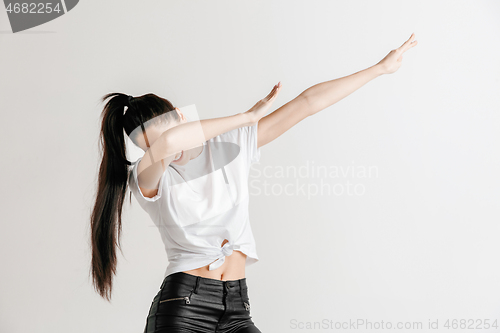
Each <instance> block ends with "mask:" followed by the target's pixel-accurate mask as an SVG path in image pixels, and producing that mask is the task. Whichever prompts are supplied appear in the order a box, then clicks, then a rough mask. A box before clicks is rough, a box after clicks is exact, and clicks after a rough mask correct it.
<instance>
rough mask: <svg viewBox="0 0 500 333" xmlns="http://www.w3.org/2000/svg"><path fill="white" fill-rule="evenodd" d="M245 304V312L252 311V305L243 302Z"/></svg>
mask: <svg viewBox="0 0 500 333" xmlns="http://www.w3.org/2000/svg"><path fill="white" fill-rule="evenodd" d="M243 304H245V310H247V311H250V304H248V303H247V302H243Z"/></svg>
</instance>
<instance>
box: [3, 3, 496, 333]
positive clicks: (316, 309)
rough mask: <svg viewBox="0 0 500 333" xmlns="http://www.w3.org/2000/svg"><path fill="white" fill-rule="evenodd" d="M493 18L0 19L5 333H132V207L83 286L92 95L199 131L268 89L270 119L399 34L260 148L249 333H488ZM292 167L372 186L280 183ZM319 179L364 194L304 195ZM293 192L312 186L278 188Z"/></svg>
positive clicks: (185, 6) (279, 12)
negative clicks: (115, 244)
mask: <svg viewBox="0 0 500 333" xmlns="http://www.w3.org/2000/svg"><path fill="white" fill-rule="evenodd" d="M499 14H500V4H499V2H497V1H432V2H431V1H238V2H236V1H120V2H118V1H82V2H80V3H79V4H78V5H77V6H76V7H75V8H74V9H73V10H72V11H71V12H69V13H68V14H66V15H63V16H62V17H60V18H58V19H56V20H54V21H51V22H48V23H46V24H44V25H42V26H39V27H36V28H34V29H32V30H29V31H26V32H24V33H18V34H12V33H10V32H9V31H10V26H9V23H8V21H7V15H6V12H5V11H4V10H2V11H1V13H0V30H1V31H2V34H0V44H1V50H2V51H1V52H0V66H1V67H0V73H1V74H0V75H1V79H0V85H1V94H0V107H1V115H2V121H1V122H0V133H1V134H0V135H1V141H2V144H1V148H0V149H1V151H0V153H1V156H2V167H1V168H2V170H1V176H0V180H1V184H2V193H1V194H0V199H1V200H0V202H1V204H0V205H1V206H0V208H1V215H0V216H1V221H2V233H1V234H0V256H1V257H0V260H1V269H2V275H1V276H2V279H1V284H0V331H2V332H9V333H15V332H51V333H55V332H65V333H66V332H74V333H79V332H93V333H99V332H142V330H143V328H144V323H145V319H146V315H147V313H148V310H149V306H150V304H151V301H152V299H153V297H154V295H155V294H156V292H157V290H158V288H159V285H160V283H161V281H162V278H163V273H164V271H165V268H166V266H167V264H168V262H167V256H166V254H165V252H164V249H163V244H162V243H161V239H160V237H159V234H158V230H157V229H156V228H155V227H154V226H153V223H152V222H151V220H150V219H149V217H148V215H147V214H146V213H145V212H144V211H142V209H141V208H140V206H139V205H138V203H137V201H136V200H135V198H133V199H132V205H131V206H130V205H127V206H125V209H124V212H123V219H124V220H123V238H122V245H123V252H124V255H125V256H124V257H123V256H121V255H120V257H119V266H118V275H117V276H116V278H115V289H114V293H113V302H112V303H111V304H110V303H107V302H105V301H104V300H102V299H101V298H99V296H98V295H97V294H96V293H95V292H94V291H93V290H92V287H91V284H90V278H89V262H90V251H89V241H88V239H89V216H90V210H91V208H92V205H93V199H94V195H95V186H96V180H97V178H96V177H97V168H98V163H99V161H100V160H99V155H98V150H97V147H98V146H97V144H98V131H99V125H100V123H99V116H100V113H101V111H102V107H103V104H101V103H100V102H99V98H100V97H101V96H103V95H104V94H105V93H108V92H114V91H119V92H124V93H128V94H132V95H141V94H145V93H149V92H154V93H156V94H158V95H161V96H163V97H166V98H168V99H169V100H171V101H172V102H173V103H174V105H176V106H178V107H183V106H186V105H191V104H195V105H196V108H197V111H198V113H199V115H200V117H201V118H203V119H205V118H211V117H220V116H227V115H232V114H235V113H239V112H243V111H246V110H248V109H249V108H250V107H251V106H253V105H254V104H255V103H256V102H257V101H258V100H259V99H261V98H263V97H264V96H265V95H267V93H268V92H269V91H270V89H271V88H272V86H273V85H274V84H276V83H277V82H278V81H280V80H281V82H282V83H283V88H282V91H281V93H280V95H279V97H278V98H277V100H276V101H275V104H274V105H273V108H272V109H271V111H274V110H275V109H276V108H278V107H279V106H281V105H283V104H285V103H286V102H288V101H289V100H291V99H293V98H294V97H296V96H297V95H298V94H299V93H301V92H302V91H303V90H305V89H306V88H308V87H310V86H311V85H314V84H316V83H319V82H322V81H326V80H331V79H335V78H339V77H342V76H346V75H349V74H352V73H354V72H356V71H359V70H362V69H364V68H366V67H369V66H371V65H373V64H375V63H376V62H378V61H379V60H380V59H382V58H383V57H384V56H385V55H386V54H387V53H388V52H389V51H390V50H391V49H393V48H396V47H398V46H400V45H401V44H402V43H403V42H404V41H405V40H406V39H407V38H408V37H409V36H410V34H411V33H412V32H415V34H416V37H417V40H418V42H419V44H418V46H417V47H415V48H412V49H411V50H410V51H408V52H407V53H406V54H405V55H404V59H403V65H402V67H401V68H400V69H399V70H398V71H397V72H396V73H395V74H391V75H386V76H382V77H379V78H377V79H375V80H374V81H371V82H369V83H368V84H367V85H365V86H364V87H362V88H361V89H360V90H358V91H356V92H354V93H353V94H352V95H350V96H348V97H347V98H345V99H343V100H341V101H340V102H339V103H337V104H335V105H333V106H332V107H329V108H327V109H325V110H323V111H321V112H320V113H318V114H316V115H315V116H313V117H310V118H307V119H305V120H304V121H303V122H301V123H300V124H298V125H297V126H295V127H294V128H292V129H291V130H289V131H288V132H287V133H285V134H284V135H282V136H281V137H279V138H278V139H276V140H275V141H274V142H272V143H270V144H268V145H266V146H264V147H262V148H261V153H262V156H261V161H260V164H257V165H255V166H254V167H253V169H252V175H251V179H250V182H251V198H250V219H251V223H252V228H253V231H254V235H255V237H256V241H257V250H258V254H259V257H260V262H259V263H257V264H255V265H253V266H250V267H248V268H247V275H246V276H247V279H248V283H249V288H250V289H249V295H250V299H251V303H252V316H253V320H254V322H255V323H256V325H257V326H258V327H259V328H260V329H261V331H262V332H263V333H265V332H291V331H312V330H305V329H299V328H296V327H294V325H293V323H294V321H297V322H302V323H305V322H312V321H321V320H323V319H327V320H332V321H333V322H349V321H356V320H358V319H364V320H369V321H371V322H372V323H380V322H381V321H382V320H383V321H384V323H386V322H388V321H390V322H392V323H393V325H396V323H397V322H407V321H409V322H418V321H420V322H422V323H423V327H424V329H423V330H421V331H426V329H425V328H426V327H427V324H428V321H429V320H433V321H435V320H439V325H440V326H439V327H440V328H441V330H444V328H443V325H444V324H445V321H446V320H447V319H473V320H478V319H481V320H484V319H490V322H492V321H493V319H500V318H499V314H500V297H499V295H500V283H499V281H500V267H499V265H498V254H499V252H500V242H499V241H498V238H499V235H500V226H499V223H498V222H499V217H500V214H499V209H498V201H499V199H500V193H499V187H500V176H499V173H498V170H499V164H500V157H499V153H498V152H499V148H500V147H499V143H500V140H499V139H500V134H499V133H500V115H499V113H498V110H499V106H500V99H499V94H498V92H499V88H500V80H499V74H500V64H499V62H498V59H499V58H500V48H499V45H498V43H497V41H498V33H499V32H500V23H499V22H500V21H499V20H498V17H499ZM136 153H137V151H135V152H134V151H131V154H132V155H134V154H136ZM307 165H309V170H312V168H311V167H310V166H311V165H314V166H326V167H327V168H333V167H337V168H339V169H340V168H343V170H348V169H347V168H349V167H351V168H356V169H357V170H359V169H360V168H361V169H363V168H368V167H369V166H372V167H375V169H376V170H377V171H378V173H377V174H372V176H371V177H358V176H357V174H355V175H354V177H353V175H352V174H348V175H347V176H343V175H340V176H339V177H330V176H329V177H324V178H323V179H321V178H318V177H312V176H309V177H307V175H306V176H305V177H300V176H295V177H294V176H293V175H289V176H288V177H281V176H280V175H279V174H276V173H275V172H276V171H277V170H278V169H279V168H286V167H289V168H292V169H293V168H295V169H297V170H298V169H299V168H300V167H301V166H307ZM266 167H267V169H265V168H266ZM304 168H305V167H304ZM264 170H267V174H265V175H264V174H263V173H262V172H263V171H264ZM259 172H260V176H259ZM273 173H274V174H273ZM270 174H272V175H270ZM269 175H270V176H269ZM321 181H323V182H324V183H328V184H340V185H339V186H338V187H337V190H338V191H337V193H339V191H340V189H341V188H342V186H347V185H348V182H350V184H355V185H358V189H361V188H362V189H364V192H363V194H361V195H348V194H347V193H346V192H344V193H343V194H338V195H328V194H325V193H319V194H316V195H313V193H314V184H316V186H319V185H320V184H321ZM265 182H267V184H268V185H267V186H268V190H269V187H270V186H271V185H272V186H273V187H272V188H273V189H274V193H270V192H268V195H266V194H265V193H264V186H265ZM290 184H292V185H290ZM296 184H298V186H300V185H303V184H306V185H308V184H313V185H312V187H310V188H309V190H306V194H304V193H303V192H300V191H299V192H297V193H294V194H292V195H287V194H285V193H281V194H280V192H279V191H280V189H284V188H285V187H286V186H287V185H289V187H288V189H289V190H290V191H291V189H295V186H296ZM259 189H260V192H259ZM288 193H290V192H288ZM475 323H476V322H475ZM499 324H500V323H499ZM393 327H395V326H393ZM474 327H475V326H474ZM483 327H484V326H483ZM360 328H364V327H360ZM325 330H327V329H326V328H324V327H323V328H318V329H317V330H316V331H325ZM345 331H347V329H346V330H345ZM370 331H371V330H370ZM373 331H379V332H380V331H382V329H378V330H377V329H375V327H374V328H373ZM408 331H410V330H408ZM434 331H435V330H434ZM454 331H460V330H459V329H457V330H454ZM466 331H469V332H470V329H469V330H466ZM485 331H486V330H485ZM490 331H494V330H490Z"/></svg>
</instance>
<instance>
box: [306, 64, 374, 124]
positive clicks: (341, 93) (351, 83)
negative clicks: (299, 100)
mask: <svg viewBox="0 0 500 333" xmlns="http://www.w3.org/2000/svg"><path fill="white" fill-rule="evenodd" d="M382 74H383V72H382V70H381V69H380V67H379V66H378V65H374V66H371V67H368V68H366V69H363V70H361V71H359V72H356V73H354V74H351V75H348V76H345V77H341V78H338V79H335V80H331V81H326V82H321V83H318V84H316V85H314V86H312V87H310V88H308V89H306V90H304V91H303V92H302V93H301V95H303V96H304V97H305V98H306V100H307V101H308V110H307V111H308V114H310V115H312V114H315V113H316V112H319V111H321V110H323V109H325V108H327V107H329V106H330V105H333V104H335V103H337V102H338V101H340V100H341V99H343V98H344V97H346V96H348V95H350V94H351V93H352V92H354V91H355V90H357V89H359V88H360V87H362V86H363V85H365V84H366V83H367V82H369V81H371V80H373V79H374V78H376V77H378V76H380V75H382Z"/></svg>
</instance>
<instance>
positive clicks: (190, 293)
mask: <svg viewBox="0 0 500 333" xmlns="http://www.w3.org/2000/svg"><path fill="white" fill-rule="evenodd" d="M251 318H252V317H251V316H250V300H249V298H248V287H247V284H246V278H243V279H239V280H229V281H221V280H215V279H209V278H204V277H199V276H196V275H192V274H187V273H184V272H178V273H173V274H170V275H169V276H167V277H166V278H165V279H164V280H163V283H162V285H161V287H160V291H159V292H158V294H157V295H156V296H155V298H154V299H153V302H152V304H151V308H150V310H149V315H148V318H147V321H146V328H145V329H144V333H167V332H168V333H261V332H260V330H259V329H258V328H257V327H256V326H255V324H254V323H253V321H252V319H251Z"/></svg>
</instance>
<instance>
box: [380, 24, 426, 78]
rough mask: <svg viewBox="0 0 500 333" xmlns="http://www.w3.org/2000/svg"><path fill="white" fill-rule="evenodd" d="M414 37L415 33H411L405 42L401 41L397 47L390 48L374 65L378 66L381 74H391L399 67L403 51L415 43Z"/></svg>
mask: <svg viewBox="0 0 500 333" xmlns="http://www.w3.org/2000/svg"><path fill="white" fill-rule="evenodd" d="M414 39H415V33H412V34H411V36H410V38H408V40H407V41H406V42H404V43H403V45H401V46H400V47H398V48H397V49H394V50H392V51H391V52H389V54H387V55H386V56H385V58H384V59H382V60H380V61H379V62H378V63H377V65H376V66H378V67H379V68H380V69H381V71H382V74H391V73H394V72H395V71H397V70H398V69H399V67H401V64H402V61H403V53H405V52H406V51H408V50H409V49H411V48H412V47H414V46H415V45H417V41H416V40H414Z"/></svg>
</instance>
